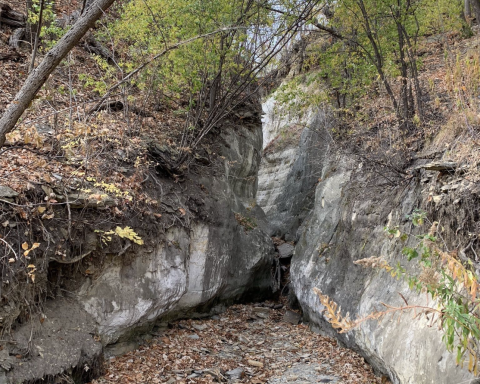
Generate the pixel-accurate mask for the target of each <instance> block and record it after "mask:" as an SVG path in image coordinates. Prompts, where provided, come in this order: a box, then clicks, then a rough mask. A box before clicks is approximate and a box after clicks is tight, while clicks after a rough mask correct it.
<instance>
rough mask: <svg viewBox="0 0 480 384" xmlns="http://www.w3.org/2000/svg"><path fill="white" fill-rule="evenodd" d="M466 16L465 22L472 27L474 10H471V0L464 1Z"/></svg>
mask: <svg viewBox="0 0 480 384" xmlns="http://www.w3.org/2000/svg"><path fill="white" fill-rule="evenodd" d="M464 15H465V20H466V22H467V23H468V25H470V23H471V22H472V9H471V8H470V0H464Z"/></svg>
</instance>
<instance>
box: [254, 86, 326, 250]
mask: <svg viewBox="0 0 480 384" xmlns="http://www.w3.org/2000/svg"><path fill="white" fill-rule="evenodd" d="M263 108H264V118H263V142H264V150H263V158H262V162H261V165H260V170H259V175H258V180H259V182H258V184H259V185H258V194H257V202H258V205H259V206H260V207H261V208H262V209H263V210H264V211H265V214H266V216H267V218H268V221H269V224H270V227H271V231H272V232H271V233H272V235H275V236H282V237H284V238H285V240H286V241H292V240H294V239H295V235H296V231H297V228H298V227H299V226H300V224H301V222H302V220H303V218H304V217H305V216H306V214H307V213H308V212H309V209H310V208H311V203H312V202H313V196H314V188H315V183H316V182H317V181H318V178H319V177H320V174H319V173H318V170H319V169H321V168H322V165H323V162H324V159H325V157H326V154H327V151H328V142H329V141H330V140H329V136H328V134H327V132H328V130H329V128H331V125H332V124H333V121H332V118H331V116H330V114H329V113H328V112H326V111H325V110H322V109H318V110H314V111H313V110H312V111H308V112H307V113H305V114H303V115H302V116H295V117H292V116H288V114H284V113H281V112H282V111H279V110H277V109H276V103H275V95H273V96H272V97H271V98H269V99H268V100H267V101H266V102H265V103H264V106H263Z"/></svg>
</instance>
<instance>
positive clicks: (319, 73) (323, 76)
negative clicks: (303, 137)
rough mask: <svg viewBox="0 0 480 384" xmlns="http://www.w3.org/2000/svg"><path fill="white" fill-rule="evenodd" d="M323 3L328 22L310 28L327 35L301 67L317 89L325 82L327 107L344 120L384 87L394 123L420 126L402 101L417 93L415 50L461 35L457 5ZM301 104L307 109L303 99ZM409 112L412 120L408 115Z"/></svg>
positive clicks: (433, 0)
mask: <svg viewBox="0 0 480 384" xmlns="http://www.w3.org/2000/svg"><path fill="white" fill-rule="evenodd" d="M326 3H327V4H328V6H329V9H330V10H331V13H332V14H333V17H330V18H329V19H328V20H327V19H324V18H318V20H315V22H314V24H316V25H323V26H325V27H326V29H328V30H330V32H326V33H327V35H328V34H329V35H330V37H329V38H328V39H325V40H324V41H323V43H322V44H320V45H319V46H317V47H316V50H314V49H310V51H309V52H308V56H309V57H308V59H307V60H306V61H305V64H304V67H305V68H307V69H310V70H313V71H314V72H315V76H314V77H312V79H314V81H315V82H316V83H317V84H319V83H321V82H325V81H326V82H327V83H328V85H329V88H330V90H331V92H330V94H329V96H330V99H331V101H332V102H334V103H335V104H336V105H337V108H339V110H340V111H341V112H347V113H349V114H350V113H354V110H355V108H352V107H354V106H355V104H356V102H357V101H358V99H359V98H362V97H364V96H365V95H366V93H367V92H372V91H373V89H374V88H373V86H374V85H376V86H377V87H383V88H384V89H386V90H387V93H388V95H389V97H390V99H391V100H392V105H393V106H394V109H395V113H396V114H397V115H398V117H399V118H400V117H401V118H402V119H406V116H407V115H408V116H409V117H408V119H411V120H412V121H413V122H414V123H415V125H419V124H420V123H421V120H422V109H421V106H419V105H418V103H419V99H415V100H407V101H406V100H405V99H404V96H405V95H409V94H411V93H410V92H409V91H408V89H407V88H408V87H410V88H412V89H414V93H419V92H421V91H420V89H418V88H419V85H418V83H417V84H416V83H415V81H416V79H418V74H417V67H418V66H419V64H420V63H419V59H418V56H417V48H418V45H419V43H420V42H421V39H422V37H424V36H428V35H431V34H434V33H448V32H451V31H461V30H462V28H464V26H465V24H464V21H463V19H462V12H461V8H462V4H461V2H460V1H450V0H425V1H407V0H382V1H378V0H327V1H326ZM331 31H334V33H332V32H331ZM407 79H408V80H409V81H411V82H412V84H409V82H408V81H406V80H407ZM395 82H400V83H401V84H402V86H401V87H398V89H399V90H398V91H397V90H396V89H397V88H396V87H394V86H393V84H394V83H395ZM285 90H286V91H287V92H286V93H287V94H289V93H290V92H289V91H288V89H285ZM285 90H282V91H285ZM286 97H287V99H288V98H291V96H289V95H288V96H286ZM407 98H408V97H407ZM305 101H306V102H307V103H308V99H306V100H305ZM312 101H313V103H315V102H317V101H316V100H312ZM405 103H406V104H405ZM304 105H305V104H304ZM307 105H308V104H307ZM414 108H416V109H417V111H416V114H415V113H414V112H412V111H413V109H414Z"/></svg>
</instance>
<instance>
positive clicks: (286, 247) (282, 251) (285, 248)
mask: <svg viewBox="0 0 480 384" xmlns="http://www.w3.org/2000/svg"><path fill="white" fill-rule="evenodd" d="M294 249H295V247H294V246H293V245H291V244H288V243H284V244H282V245H279V246H278V247H277V250H278V254H279V258H280V259H286V258H289V257H292V256H293V251H294Z"/></svg>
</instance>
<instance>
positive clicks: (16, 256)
mask: <svg viewBox="0 0 480 384" xmlns="http://www.w3.org/2000/svg"><path fill="white" fill-rule="evenodd" d="M0 241H2V242H3V243H5V245H6V246H7V247H8V248H10V250H11V251H12V252H13V254H14V255H15V259H17V260H18V255H17V252H15V250H14V249H13V248H12V246H11V245H10V244H8V243H7V242H6V241H5V240H3V239H2V238H1V237H0Z"/></svg>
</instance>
